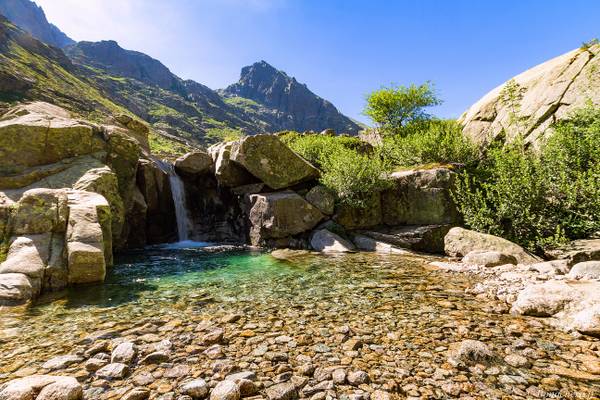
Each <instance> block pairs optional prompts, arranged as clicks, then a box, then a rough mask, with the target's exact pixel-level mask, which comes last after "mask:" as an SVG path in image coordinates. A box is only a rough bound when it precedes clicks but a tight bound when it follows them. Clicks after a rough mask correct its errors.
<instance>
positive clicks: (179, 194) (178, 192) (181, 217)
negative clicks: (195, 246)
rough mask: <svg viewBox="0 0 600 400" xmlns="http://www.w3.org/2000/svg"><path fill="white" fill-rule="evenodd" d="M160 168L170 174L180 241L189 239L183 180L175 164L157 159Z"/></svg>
mask: <svg viewBox="0 0 600 400" xmlns="http://www.w3.org/2000/svg"><path fill="white" fill-rule="evenodd" d="M154 161H155V162H156V163H157V164H158V166H159V167H160V169H161V170H162V171H163V172H164V173H166V174H167V175H168V176H169V183H170V186H171V196H172V197H173V204H174V205H175V218H176V219H177V236H178V239H179V241H180V242H183V241H186V240H189V230H190V226H191V224H190V219H189V215H188V211H187V207H186V204H185V186H184V184H183V181H182V180H181V178H180V177H179V175H177V172H175V167H174V166H173V164H171V163H169V162H167V161H163V160H159V159H155V160H154Z"/></svg>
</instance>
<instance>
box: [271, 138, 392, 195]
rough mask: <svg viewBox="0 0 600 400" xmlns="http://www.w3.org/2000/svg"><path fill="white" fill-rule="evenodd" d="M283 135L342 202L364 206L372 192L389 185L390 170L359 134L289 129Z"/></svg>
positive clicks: (284, 140) (285, 140)
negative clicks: (336, 134)
mask: <svg viewBox="0 0 600 400" xmlns="http://www.w3.org/2000/svg"><path fill="white" fill-rule="evenodd" d="M280 138H281V139H282V140H283V142H284V143H286V144H287V145H288V146H290V148H291V149H292V150H294V151H295V152H297V153H298V154H300V155H301V156H302V157H304V158H305V159H307V160H308V161H310V162H311V163H313V164H314V165H316V166H318V167H319V168H320V169H321V170H322V174H321V183H322V184H323V185H325V186H327V187H328V188H329V189H331V190H332V191H333V192H334V193H335V194H336V196H337V200H338V202H340V203H343V204H348V205H351V206H354V207H364V206H365V204H366V202H365V200H366V199H368V198H369V196H370V195H372V194H373V192H376V191H381V190H383V189H385V188H386V187H388V185H389V181H388V179H387V177H386V175H387V170H388V169H387V168H386V167H385V165H384V162H383V161H382V160H381V157H380V156H379V154H378V153H376V152H374V151H372V149H371V147H370V146H369V145H368V144H366V143H364V142H362V141H361V140H360V139H358V138H356V137H349V136H326V135H318V134H298V133H296V132H288V133H285V134H283V135H281V136H280ZM368 150H370V151H368Z"/></svg>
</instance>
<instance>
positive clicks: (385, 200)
mask: <svg viewBox="0 0 600 400" xmlns="http://www.w3.org/2000/svg"><path fill="white" fill-rule="evenodd" d="M455 176H456V173H454V172H453V171H451V170H450V169H447V168H432V169H423V170H419V169H417V170H409V171H402V172H395V173H393V174H392V175H391V178H392V179H393V187H392V188H391V189H388V190H386V191H384V192H383V193H382V194H381V203H382V211H383V221H385V223H386V224H387V225H446V224H457V223H459V222H460V217H459V214H458V210H457V209H456V206H455V204H454V201H453V200H452V197H451V195H450V190H451V188H452V185H453V183H454V179H455Z"/></svg>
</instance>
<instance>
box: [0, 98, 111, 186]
mask: <svg viewBox="0 0 600 400" xmlns="http://www.w3.org/2000/svg"><path fill="white" fill-rule="evenodd" d="M102 149H104V142H103V138H102V134H101V131H100V129H99V128H98V127H96V126H95V125H92V124H88V123H84V122H81V121H77V120H74V119H72V118H70V116H69V113H68V112H67V111H65V110H64V109H62V108H60V107H57V106H53V105H51V104H48V103H42V102H37V103H31V104H26V105H22V106H18V107H16V108H14V109H12V110H10V111H9V112H8V113H6V114H4V115H3V117H2V120H0V172H3V173H6V174H9V173H15V172H19V171H20V170H22V169H23V168H26V167H32V166H38V165H44V164H51V163H55V162H57V161H60V160H63V159H65V158H69V157H76V156H80V155H84V154H90V153H94V152H96V151H100V150H102Z"/></svg>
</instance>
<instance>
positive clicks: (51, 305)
mask: <svg viewBox="0 0 600 400" xmlns="http://www.w3.org/2000/svg"><path fill="white" fill-rule="evenodd" d="M429 261H430V259H427V258H422V257H411V256H393V255H390V256H380V255H375V254H347V255H338V256H304V257H299V258H296V259H293V260H292V261H280V260H277V259H275V258H273V257H272V256H270V255H269V254H265V253H262V252H258V251H248V250H239V249H233V248H224V247H210V246H208V244H206V243H183V244H178V245H174V246H173V245H171V246H163V247H154V248H149V249H145V250H143V251H137V252H131V253H129V254H125V255H121V256H119V257H117V259H116V265H115V267H114V268H113V269H112V270H111V271H110V272H109V274H108V276H107V279H106V282H105V283H104V284H102V285H93V286H86V287H77V288H72V289H69V290H68V291H65V292H62V293H56V294H51V295H46V296H44V297H42V298H41V299H40V300H39V301H38V302H37V303H36V304H35V305H33V306H30V307H26V308H13V309H0V313H1V318H0V354H3V357H1V358H0V382H2V381H6V380H8V379H12V378H14V377H16V376H19V375H20V374H22V373H23V370H24V369H25V370H26V371H28V372H31V371H37V369H39V367H40V365H41V364H42V363H43V362H44V361H46V360H48V359H50V358H51V357H53V356H55V355H61V354H67V353H70V352H72V351H74V350H75V349H76V348H77V346H78V344H79V343H81V339H82V338H84V337H86V336H88V335H89V334H90V333H92V332H94V331H99V330H105V329H112V330H114V329H116V330H127V329H130V328H132V327H134V326H140V325H142V324H144V323H146V322H151V321H157V320H162V321H172V320H178V321H181V323H182V328H181V329H184V327H186V326H189V327H190V328H191V331H193V327H195V326H196V324H198V323H199V322H200V321H202V320H205V319H211V320H213V321H215V320H216V321H219V320H220V318H221V317H222V316H224V315H227V314H231V313H238V314H240V315H243V321H244V322H243V324H244V325H246V326H259V327H260V330H261V335H265V338H267V337H274V336H277V335H282V334H286V335H289V336H291V337H293V338H294V340H298V342H299V343H301V340H303V339H301V338H300V336H308V337H309V338H311V340H313V341H312V342H311V343H310V344H307V345H301V344H300V345H298V346H297V347H295V348H289V349H287V350H286V351H288V352H289V353H290V360H293V359H295V357H296V356H297V355H298V354H314V350H313V345H314V344H315V343H319V341H322V342H323V343H327V346H329V347H330V350H331V354H329V355H328V356H327V357H325V358H322V359H321V362H323V363H324V364H325V365H327V364H331V363H334V364H333V365H335V362H336V361H335V360H336V359H337V360H338V361H337V362H339V360H340V359H343V358H344V357H345V352H344V350H343V349H342V348H341V345H340V346H338V345H337V344H336V343H335V342H331V341H330V340H331V339H332V338H333V337H334V336H335V330H336V329H337V328H339V327H342V326H348V327H349V328H350V329H351V330H352V331H353V332H355V334H360V335H362V336H363V337H368V338H369V343H372V345H370V346H373V347H372V348H371V347H369V348H366V349H364V350H363V352H362V353H361V355H360V356H359V358H357V359H355V360H354V361H353V365H355V364H356V365H358V366H361V368H372V369H373V370H377V371H379V372H380V373H382V374H390V376H400V372H399V371H400V370H404V371H406V370H408V371H413V372H411V374H415V373H416V371H420V372H419V373H420V374H421V375H420V376H429V375H432V374H433V373H434V371H435V369H436V368H438V367H440V366H443V365H445V364H444V363H445V362H446V352H445V350H444V349H445V348H447V347H448V346H449V344H450V343H453V342H456V341H461V340H464V339H477V340H482V341H485V342H486V343H488V344H489V345H490V346H491V347H492V348H493V350H494V351H495V352H496V353H497V354H498V355H499V358H500V360H501V359H502V357H504V355H505V351H506V350H507V349H509V348H511V346H512V345H513V343H514V342H515V340H518V339H524V340H525V341H526V343H527V347H528V348H530V349H533V350H532V351H535V352H536V353H535V354H537V356H536V358H532V359H531V362H532V364H533V367H522V368H513V367H509V366H507V365H505V364H503V363H502V361H500V362H499V364H498V365H499V368H500V372H499V373H498V374H496V375H491V376H488V375H486V374H484V373H483V372H481V371H479V372H477V371H456V372H455V373H456V374H457V375H462V376H464V375H466V376H467V377H468V379H469V380H470V381H471V382H473V383H474V384H475V385H476V386H477V385H480V386H481V387H480V388H479V389H477V390H484V389H481V388H483V387H485V388H486V389H485V390H489V393H488V394H486V395H485V396H483V395H482V396H483V397H482V398H488V396H492V397H489V398H494V397H493V396H499V397H501V396H509V397H508V398H528V395H526V394H524V393H525V392H523V391H524V390H525V389H526V388H527V387H528V386H535V387H537V386H538V385H539V386H540V387H543V388H544V390H551V389H553V387H552V385H555V386H556V390H563V392H564V393H588V394H590V393H592V390H596V389H597V387H598V386H597V383H596V382H593V381H589V380H587V379H586V378H583V379H582V378H581V377H578V378H570V377H564V376H560V379H558V380H557V382H554V383H552V382H551V383H547V382H546V383H544V382H545V381H544V378H547V377H548V375H549V373H548V372H547V371H548V367H549V366H553V365H558V366H560V367H563V368H567V369H570V370H572V371H574V373H579V372H582V373H584V374H586V373H589V372H586V369H585V368H584V367H582V363H581V361H580V360H579V359H578V357H579V355H580V354H583V353H585V355H586V356H588V357H593V356H597V355H598V354H597V351H598V349H600V346H599V343H598V342H597V341H594V340H590V341H588V342H586V343H588V344H587V345H585V346H582V344H581V342H580V341H577V340H574V338H573V337H571V336H569V335H568V334H566V333H562V332H558V331H556V330H554V329H552V328H550V327H548V326H546V325H544V324H541V323H539V320H536V319H535V318H522V317H517V316H512V315H510V314H508V313H506V309H504V310H503V309H502V307H501V306H500V305H499V304H497V303H495V302H493V301H485V300H482V299H478V298H475V297H473V296H471V295H469V294H466V293H465V289H467V288H468V287H470V286H472V285H473V284H474V283H475V282H476V279H477V278H476V277H474V276H470V275H466V274H456V273H451V272H443V271H438V270H434V269H432V268H430V267H429V266H428V262H429ZM277 321H281V322H277ZM514 326H518V327H519V330H520V332H521V333H520V334H519V336H513V335H512V334H510V333H508V332H510V331H511V328H510V327H514ZM225 329H226V330H228V331H233V332H236V330H240V329H245V328H243V327H242V326H236V325H235V324H233V325H232V326H225ZM173 334H174V333H173ZM174 340H175V339H174ZM265 340H266V339H265ZM243 341H244V339H243V338H239V340H238V339H236V340H233V341H232V342H231V343H230V345H229V346H236V345H238V342H239V343H240V346H242V345H243V346H247V345H244V344H243ZM256 343H258V342H256ZM257 345H258V344H253V345H252V346H257ZM182 351H183V350H182ZM232 354H235V352H233V353H232ZM182 357H185V354H182ZM361 357H364V358H361ZM499 375H510V376H521V377H524V378H523V379H525V380H526V381H527V383H526V384H522V383H520V384H516V383H515V384H514V385H512V384H506V383H503V382H502V381H501V379H500V378H499V377H498V376H499ZM451 378H452V376H450V377H447V378H446V379H448V380H451ZM398 379H400V378H398ZM402 379H406V380H407V382H413V381H414V382H416V384H421V383H422V382H421V381H422V379H420V378H419V379H416V380H415V379H414V376H412V378H411V377H410V376H409V377H406V378H402ZM410 379H412V381H410ZM461 379H462V378H461ZM544 385H546V386H544ZM548 385H549V386H548ZM477 387H479V386H477ZM588 398H589V397H588Z"/></svg>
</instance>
